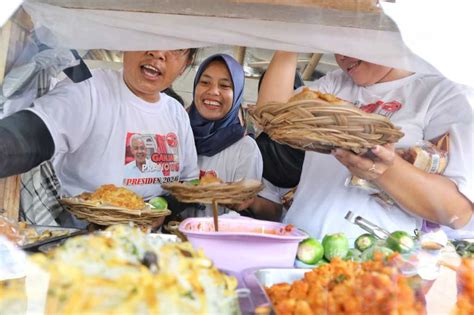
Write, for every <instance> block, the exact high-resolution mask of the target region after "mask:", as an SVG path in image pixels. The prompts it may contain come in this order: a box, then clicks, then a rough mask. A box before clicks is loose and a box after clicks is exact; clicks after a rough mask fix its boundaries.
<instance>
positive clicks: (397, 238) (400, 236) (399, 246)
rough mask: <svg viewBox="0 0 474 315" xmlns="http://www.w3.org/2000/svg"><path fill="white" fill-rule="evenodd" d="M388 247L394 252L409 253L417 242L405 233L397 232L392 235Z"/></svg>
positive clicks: (388, 239) (387, 242) (388, 240)
mask: <svg viewBox="0 0 474 315" xmlns="http://www.w3.org/2000/svg"><path fill="white" fill-rule="evenodd" d="M386 245H387V247H388V248H390V249H391V250H393V251H396V252H399V253H408V252H410V251H411V250H412V249H413V248H414V247H415V241H414V240H413V238H412V237H411V236H410V235H409V234H408V233H407V232H405V231H395V232H393V233H390V236H389V237H388V238H387V241H386Z"/></svg>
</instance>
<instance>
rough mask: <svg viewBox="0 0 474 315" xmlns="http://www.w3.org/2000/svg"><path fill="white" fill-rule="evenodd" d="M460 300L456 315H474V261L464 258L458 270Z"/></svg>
mask: <svg viewBox="0 0 474 315" xmlns="http://www.w3.org/2000/svg"><path fill="white" fill-rule="evenodd" d="M457 279H458V300H457V303H456V309H455V312H454V314H455V315H470V314H474V259H473V258H463V260H462V263H461V265H460V266H459V267H458V268H457Z"/></svg>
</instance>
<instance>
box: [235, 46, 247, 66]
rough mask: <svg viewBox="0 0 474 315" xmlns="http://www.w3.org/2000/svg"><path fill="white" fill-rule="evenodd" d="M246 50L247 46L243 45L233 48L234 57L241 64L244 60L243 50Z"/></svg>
mask: <svg viewBox="0 0 474 315" xmlns="http://www.w3.org/2000/svg"><path fill="white" fill-rule="evenodd" d="M246 51H247V47H243V46H236V47H235V48H234V58H235V60H237V61H238V62H239V63H240V64H241V65H242V66H243V65H244V62H245V52H246Z"/></svg>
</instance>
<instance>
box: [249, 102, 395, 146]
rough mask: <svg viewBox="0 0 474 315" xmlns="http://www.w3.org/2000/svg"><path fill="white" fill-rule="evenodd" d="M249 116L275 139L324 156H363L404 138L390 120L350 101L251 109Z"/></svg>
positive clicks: (272, 104)
mask: <svg viewBox="0 0 474 315" xmlns="http://www.w3.org/2000/svg"><path fill="white" fill-rule="evenodd" d="M249 113H250V115H251V116H252V118H253V119H254V120H255V121H256V123H257V124H258V125H259V126H260V128H262V129H263V131H265V132H266V133H267V134H268V135H269V136H270V137H271V138H272V139H273V140H275V141H277V142H280V143H283V144H287V145H289V146H292V147H294V148H297V149H302V150H307V151H317V152H321V153H329V152H331V150H332V149H334V148H342V149H347V150H351V151H353V152H355V153H358V154H361V153H365V152H366V151H367V150H368V149H370V148H372V147H373V146H375V145H377V144H385V143H395V142H397V141H398V140H399V139H400V138H401V137H403V135H404V134H403V132H401V131H400V128H398V127H395V126H394V125H393V124H392V123H391V122H390V120H389V119H388V118H387V117H384V116H381V115H378V114H372V113H366V112H363V111H362V110H360V109H358V108H357V107H355V106H354V105H352V104H350V103H347V102H342V103H340V104H332V103H328V102H325V101H324V100H321V99H318V100H299V101H293V102H288V103H268V104H266V105H263V106H259V107H256V106H251V107H250V106H249Z"/></svg>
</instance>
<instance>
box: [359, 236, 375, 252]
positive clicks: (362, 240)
mask: <svg viewBox="0 0 474 315" xmlns="http://www.w3.org/2000/svg"><path fill="white" fill-rule="evenodd" d="M376 241H377V239H376V238H375V236H373V235H372V234H369V233H365V234H362V235H360V236H359V237H358V238H356V240H355V241H354V247H355V248H357V249H358V250H360V251H361V252H363V251H364V250H366V249H367V248H369V247H371V246H374V245H375V242H376Z"/></svg>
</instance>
